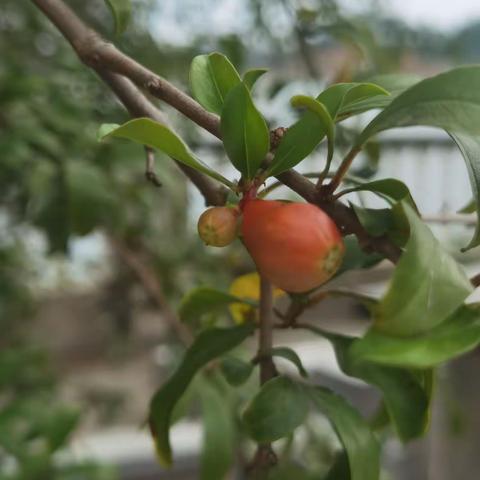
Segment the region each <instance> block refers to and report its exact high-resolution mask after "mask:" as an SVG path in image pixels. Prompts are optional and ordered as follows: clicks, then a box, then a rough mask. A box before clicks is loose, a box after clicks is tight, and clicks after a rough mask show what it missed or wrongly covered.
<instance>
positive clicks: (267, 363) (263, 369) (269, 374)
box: [258, 275, 277, 385]
mask: <svg viewBox="0 0 480 480" xmlns="http://www.w3.org/2000/svg"><path fill="white" fill-rule="evenodd" d="M272 312H273V289H272V284H271V283H270V282H269V281H268V280H267V279H266V278H265V277H263V276H262V275H260V309H259V327H260V329H259V338H258V358H259V359H260V362H259V363H260V385H263V384H264V383H265V382H267V381H268V380H270V379H272V378H273V377H275V376H276V375H277V370H276V369H275V365H274V363H273V360H272V356H271V355H270V352H271V351H272V346H273V315H272Z"/></svg>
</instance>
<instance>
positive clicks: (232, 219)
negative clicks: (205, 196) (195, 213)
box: [197, 207, 240, 247]
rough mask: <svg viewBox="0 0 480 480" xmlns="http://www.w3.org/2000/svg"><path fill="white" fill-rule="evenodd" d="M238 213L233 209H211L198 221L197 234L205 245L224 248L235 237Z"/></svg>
mask: <svg viewBox="0 0 480 480" xmlns="http://www.w3.org/2000/svg"><path fill="white" fill-rule="evenodd" d="M239 216H240V213H239V211H238V209H237V208H235V207H212V208H209V209H208V210H205V211H204V212H203V213H202V214H201V215H200V218H199V219H198V225H197V227H198V234H199V235H200V238H201V239H202V240H203V241H204V242H205V244H206V245H210V246H212V247H225V246H226V245H229V244H230V243H232V242H233V241H234V240H235V238H236V237H237V233H238V223H239Z"/></svg>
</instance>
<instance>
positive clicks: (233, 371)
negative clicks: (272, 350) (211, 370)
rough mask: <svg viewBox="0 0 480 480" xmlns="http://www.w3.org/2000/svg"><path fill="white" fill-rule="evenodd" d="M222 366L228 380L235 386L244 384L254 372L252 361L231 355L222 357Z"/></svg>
mask: <svg viewBox="0 0 480 480" xmlns="http://www.w3.org/2000/svg"><path fill="white" fill-rule="evenodd" d="M220 368H221V370H222V373H223V376H224V377H225V379H226V380H227V382H228V383H229V384H230V385H232V386H234V387H238V386H240V385H243V384H244V383H245V382H246V381H247V380H248V379H249V378H250V375H251V374H252V372H253V365H252V364H251V363H250V362H245V361H244V360H241V359H239V358H237V357H233V356H231V355H226V356H225V357H223V358H222V362H221V363H220Z"/></svg>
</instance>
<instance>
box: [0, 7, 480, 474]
mask: <svg viewBox="0 0 480 480" xmlns="http://www.w3.org/2000/svg"><path fill="white" fill-rule="evenodd" d="M69 4H70V5H71V7H72V8H73V9H74V10H75V11H76V12H77V13H79V14H80V15H81V16H82V17H83V18H84V19H85V20H86V21H87V22H88V23H89V24H90V25H92V26H93V27H94V28H96V29H97V30H99V31H100V32H101V33H102V34H103V35H105V36H106V37H107V38H108V39H110V40H112V41H114V42H115V43H116V44H117V45H118V46H119V47H120V48H121V49H122V50H123V51H125V52H126V53H127V54H129V55H131V56H133V57H134V58H135V59H137V60H138V61H139V62H141V63H144V64H146V65H148V66H149V68H151V69H152V70H154V71H156V72H158V73H159V74H161V75H163V76H165V77H167V78H169V79H171V80H172V81H173V82H174V83H176V84H178V85H180V86H182V87H185V86H186V83H187V78H188V68H189V62H190V60H191V59H192V58H193V57H194V56H195V55H196V54H198V53H204V52H206V51H212V50H219V51H221V52H223V53H225V54H226V55H227V56H228V57H229V58H230V59H231V60H232V61H233V63H235V65H236V66H237V68H239V70H241V71H243V70H245V67H246V66H248V65H249V64H251V63H259V60H260V63H263V62H266V63H267V64H268V65H269V66H273V67H275V69H277V70H278V72H277V77H276V78H274V79H273V80H271V82H270V84H269V86H268V89H267V91H265V92H263V95H264V96H268V97H269V98H272V99H273V101H274V100H275V96H276V95H277V94H278V95H280V94H281V88H282V86H284V84H285V81H286V80H287V79H288V77H289V75H291V73H292V72H291V71H290V72H289V65H290V63H292V64H293V63H294V61H293V59H296V58H299V59H300V60H301V65H302V67H303V77H304V78H307V77H311V78H314V79H315V80H317V81H321V80H322V79H323V82H327V81H332V80H337V81H349V80H352V79H356V78H361V77H366V76H368V75H370V74H373V73H381V72H391V71H396V70H398V69H399V67H402V65H403V64H404V63H405V62H406V60H408V59H409V58H411V57H412V56H413V57H415V58H417V63H418V64H421V63H422V62H426V61H428V62H433V61H438V62H455V63H457V62H461V61H468V60H471V59H472V58H477V57H478V55H479V53H480V52H479V45H480V42H479V41H478V39H479V37H480V24H472V25H470V26H468V27H466V28H465V29H463V30H462V31H460V32H456V33H452V34H450V35H445V34H441V33H439V32H435V31H429V30H422V31H419V30H416V29H414V28H412V27H409V26H407V25H405V24H404V23H402V21H400V20H398V19H392V18H389V17H388V15H387V14H386V13H384V12H383V11H382V10H381V9H379V8H378V5H377V4H376V2H374V1H372V2H370V5H371V10H370V13H368V14H367V13H366V14H362V15H361V16H356V17H352V16H351V15H348V14H346V13H345V12H344V11H343V10H342V9H340V8H339V7H338V5H337V2H336V1H335V0H317V1H314V2H308V8H305V7H304V6H301V5H300V2H296V1H290V0H284V1H280V2H278V1H276V0H275V1H274V0H266V1H265V0H262V1H260V0H246V1H245V3H244V5H245V9H246V21H245V22H244V25H243V26H242V29H241V30H240V31H222V32H220V33H213V32H208V33H206V32H207V31H208V30H207V28H205V25H208V23H206V22H207V21H208V18H206V17H204V16H203V15H205V14H200V10H201V9H199V5H203V6H205V5H207V4H208V5H209V6H210V8H211V7H212V2H210V1H199V0H184V1H181V2H174V3H172V2H170V3H169V2H165V4H163V3H162V2H155V1H153V0H136V1H135V2H134V8H135V10H134V18H133V23H132V24H130V25H129V26H128V28H127V30H126V33H125V34H124V35H123V36H121V37H116V36H115V35H114V24H113V19H112V17H111V15H110V12H109V11H108V8H106V6H105V3H104V2H103V1H101V0H85V1H84V0H72V1H70V2H69ZM154 5H155V9H154V10H152V8H153V6H154ZM167 9H170V12H169V13H170V15H171V16H172V17H173V18H175V20H176V22H177V24H179V25H181V26H182V25H183V26H184V27H185V28H187V29H188V28H190V27H191V26H193V25H197V27H198V25H200V27H201V28H200V29H193V28H192V31H193V32H194V33H193V34H192V35H191V36H190V38H189V42H188V44H187V45H185V44H178V45H176V44H174V42H170V41H167V40H163V41H159V40H158V38H156V35H155V34H152V33H151V30H150V29H151V26H152V23H153V22H154V20H155V18H158V16H161V15H162V13H163V12H164V11H166V10H167ZM203 10H205V9H203ZM152 11H154V13H155V14H154V15H152V13H151V12H152ZM206 11H207V12H208V13H207V14H206V15H209V14H210V13H209V12H210V10H209V9H207V10H206ZM372 11H375V12H376V14H371V12H372ZM205 18H206V20H205ZM152 19H153V20H152ZM380 45H381V47H380ZM336 48H339V49H340V48H342V49H344V51H345V52H346V53H345V61H344V62H343V63H342V64H340V65H339V66H337V67H336V70H334V69H333V67H332V69H330V70H328V71H327V70H326V68H325V67H324V66H323V65H322V66H320V61H319V55H320V54H322V53H325V52H328V51H329V50H332V49H336ZM0 59H1V61H0V104H1V105H2V108H1V110H0V153H1V162H0V222H1V228H2V232H1V235H0V331H1V332H2V334H1V337H0V480H14V479H15V480H16V479H19V480H20V479H30V478H31V479H34V478H35V479H37V478H38V479H40V478H48V479H49V480H50V479H70V478H71V479H73V478H75V479H77V478H88V479H92V480H93V479H95V480H97V479H98V480H100V479H108V478H112V472H110V471H109V470H103V469H99V468H98V467H96V466H94V465H70V463H69V461H62V462H57V461H56V458H57V457H56V455H57V453H58V452H57V451H58V449H59V448H60V447H62V446H63V445H64V444H65V442H66V441H67V439H68V436H69V434H70V433H71V431H72V430H73V429H74V427H75V426H76V423H77V418H78V413H77V412H74V411H72V410H70V409H68V408H65V407H62V406H55V405H56V402H55V401H54V398H55V389H54V381H53V378H52V376H51V374H50V373H49V368H48V362H47V361H46V359H45V357H44V355H43V354H42V353H41V352H38V351H36V350H32V348H31V347H30V346H29V345H28V343H27V341H26V340H25V337H24V332H25V330H24V323H23V322H24V319H25V318H27V317H29V316H30V314H31V312H32V311H33V310H32V309H33V304H34V298H33V297H32V292H31V288H30V283H31V280H32V272H31V268H30V266H29V263H28V254H27V253H28V248H27V246H26V244H25V241H24V240H25V239H24V238H23V232H24V228H25V227H34V228H36V229H38V230H39V231H40V232H42V233H43V234H44V235H45V238H46V239H47V241H48V247H49V251H50V252H51V253H53V252H55V253H64V254H68V252H69V248H70V246H71V242H72V240H74V239H75V238H76V237H77V236H84V235H88V234H90V233H92V232H93V231H95V230H97V229H101V230H102V231H103V232H107V233H108V234H109V235H113V236H118V237H121V238H122V239H123V240H124V241H125V242H126V243H127V244H129V245H131V246H132V247H133V248H135V247H136V246H137V245H141V247H142V248H143V249H146V250H147V251H148V252H149V254H150V259H151V263H152V267H153V268H154V269H155V271H156V272H157V273H158V274H159V275H160V276H161V279H162V285H163V287H164V289H165V293H166V295H167V296H168V298H172V297H173V298H178V297H180V296H181V294H182V293H184V292H186V291H188V290H189V289H190V288H191V287H192V286H194V285H198V284H210V285H225V284H228V283H227V282H228V280H229V277H231V276H232V273H242V272H244V271H245V265H244V258H243V257H241V256H239V255H238V254H237V252H236V251H235V250H233V249H232V250H230V249H226V253H222V254H216V255H205V250H204V247H203V245H202V244H201V242H199V241H198V240H197V239H196V236H194V235H192V232H191V230H190V227H189V223H188V214H187V211H188V206H189V202H190V200H191V199H190V197H189V194H188V191H187V187H186V182H185V180H184V179H183V177H182V176H181V175H180V174H179V173H178V171H177V169H176V167H175V165H173V164H172V162H170V161H169V160H168V159H167V158H165V157H163V156H160V155H159V156H158V158H157V166H156V170H157V173H158V176H159V178H160V180H161V182H162V184H163V187H162V188H160V189H155V188H153V187H152V185H151V184H148V183H147V182H146V181H145V179H144V172H143V165H144V162H145V159H144V152H143V149H142V148H141V147H138V146H134V145H131V144H129V143H126V142H125V143H120V142H109V143H108V142H107V143H98V142H97V140H96V131H97V128H98V126H99V125H100V124H101V123H122V122H123V121H125V120H127V119H128V115H127V113H126V112H125V111H124V109H123V108H121V107H120V106H119V105H118V103H117V102H116V100H115V99H114V97H113V96H112V95H111V94H110V93H109V92H108V89H106V88H105V87H104V86H103V85H102V83H101V82H100V81H99V79H98V78H96V77H95V75H94V74H93V73H92V72H90V71H89V70H88V69H86V68H85V67H84V66H83V65H81V64H80V62H79V61H78V59H77V58H76V56H75V54H74V53H73V52H72V49H71V47H70V45H68V44H67V43H66V42H65V41H64V39H63V38H62V37H61V36H60V35H59V34H58V33H57V32H56V31H55V29H54V28H53V27H52V26H51V25H50V24H49V22H48V21H47V20H46V19H45V18H44V17H43V16H42V15H40V14H39V12H38V11H37V10H36V9H35V7H34V6H33V5H32V4H31V3H30V2H19V1H18V0H2V2H1V5H0ZM285 59H286V60H287V61H286V62H285ZM284 63H285V64H284ZM277 67H278V68H277ZM290 70H292V69H290ZM293 70H294V73H295V76H296V77H298V76H302V75H301V74H299V70H298V69H296V68H293ZM185 88H186V87H185ZM168 113H169V114H172V115H171V120H172V122H173V123H174V125H175V127H176V128H177V129H179V130H180V131H181V133H182V135H183V136H184V138H186V139H187V140H189V144H192V145H196V146H199V145H201V146H202V147H205V137H204V136H203V135H202V134H200V133H199V132H198V131H197V129H196V127H193V126H192V125H191V124H187V123H186V122H183V121H182V120H180V119H179V118H178V115H176V114H173V113H172V112H171V111H169V112H168ZM354 134H355V132H349V131H344V132H343V135H344V137H347V139H348V138H350V137H353V135H354ZM341 135H342V132H341V133H340V135H339V137H340V138H341ZM207 143H208V142H207ZM208 146H209V147H212V145H208ZM370 147H371V148H369V151H368V154H369V155H370V162H369V163H368V165H367V166H366V167H365V166H364V167H362V168H363V170H362V171H359V172H357V173H358V174H362V175H363V176H366V177H367V176H369V175H371V174H372V173H373V172H374V171H375V169H376V166H377V163H378V155H379V153H378V146H377V145H376V144H374V143H372V144H371V146H370ZM210 150H211V151H212V152H213V157H214V161H216V162H220V161H221V160H222V159H221V158H220V157H219V156H218V155H216V150H215V149H214V148H210ZM210 150H209V151H210ZM4 232H6V233H4ZM219 266H222V268H219ZM225 266H226V268H225ZM315 435H318V432H316V431H315V432H314V431H313V430H312V431H311V432H308V437H309V441H310V442H311V445H313V446H315V448H316V449H317V455H316V456H315V457H314V458H306V460H307V461H306V462H305V463H308V464H309V465H313V466H315V461H317V462H320V460H322V459H320V460H319V456H318V451H320V452H323V453H324V455H323V456H324V457H326V458H325V459H324V460H325V461H324V463H325V464H326V465H329V464H330V463H331V461H332V460H333V458H334V453H335V452H334V449H333V447H331V445H329V446H328V447H325V441H324V440H325V439H315V438H314V437H315ZM330 437H331V435H330ZM330 441H331V438H330ZM321 445H323V447H322V446H321ZM317 447H318V448H317ZM288 448H293V447H291V446H290V445H289V444H288V443H287V445H286V446H285V450H288ZM322 448H323V450H322ZM311 452H312V449H310V448H309V449H305V451H304V452H303V453H302V455H304V456H305V457H308V456H309V455H311ZM320 456H321V455H320ZM283 468H284V467H283V463H281V464H280V466H279V469H278V475H279V476H278V478H291V476H292V475H293V473H291V472H296V471H297V469H298V468H300V467H298V466H296V465H290V464H288V465H287V464H285V472H287V473H282V469H283ZM313 469H314V470H315V468H313ZM317 470H318V471H322V472H324V471H325V468H324V465H323V467H322V466H320V467H319V468H318V469H317ZM281 475H283V476H281ZM300 478H302V477H300Z"/></svg>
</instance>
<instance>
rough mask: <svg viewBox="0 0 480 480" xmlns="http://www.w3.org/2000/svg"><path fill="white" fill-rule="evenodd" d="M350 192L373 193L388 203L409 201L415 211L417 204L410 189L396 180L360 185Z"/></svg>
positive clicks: (383, 180) (385, 179)
mask: <svg viewBox="0 0 480 480" xmlns="http://www.w3.org/2000/svg"><path fill="white" fill-rule="evenodd" d="M348 191H349V192H372V193H375V194H376V195H378V196H379V197H381V198H383V199H385V200H386V201H387V202H388V203H390V204H391V205H393V204H394V203H397V202H401V201H402V200H405V201H407V202H408V203H409V204H410V205H411V206H412V207H413V208H414V209H415V210H416V209H417V207H416V205H415V202H414V200H413V198H412V195H411V194H410V190H409V189H408V187H407V186H406V185H405V184H404V183H403V182H401V181H400V180H397V179H396V178H383V179H381V180H374V181H373V182H366V183H360V184H359V185H356V186H355V187H352V188H349V189H348Z"/></svg>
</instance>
